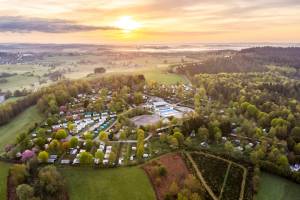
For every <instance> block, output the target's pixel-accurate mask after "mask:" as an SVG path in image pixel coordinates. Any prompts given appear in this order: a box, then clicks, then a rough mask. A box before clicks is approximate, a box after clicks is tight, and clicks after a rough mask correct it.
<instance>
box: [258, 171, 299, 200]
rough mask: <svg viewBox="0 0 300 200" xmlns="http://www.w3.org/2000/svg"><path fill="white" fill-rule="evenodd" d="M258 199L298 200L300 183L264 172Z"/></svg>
mask: <svg viewBox="0 0 300 200" xmlns="http://www.w3.org/2000/svg"><path fill="white" fill-rule="evenodd" d="M259 187H260V188H259V191H258V194H257V196H256V199H257V200H298V199H300V185H299V184H296V183H294V182H291V181H289V180H287V179H285V178H281V177H279V176H276V175H272V174H269V173H265V172H262V175H261V181H260V186H259Z"/></svg>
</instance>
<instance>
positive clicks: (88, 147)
mask: <svg viewBox="0 0 300 200" xmlns="http://www.w3.org/2000/svg"><path fill="white" fill-rule="evenodd" d="M93 145H94V143H93V140H90V139H88V140H86V141H85V149H86V150H87V151H90V150H91V149H92V147H93Z"/></svg>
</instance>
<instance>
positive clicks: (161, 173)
mask: <svg viewBox="0 0 300 200" xmlns="http://www.w3.org/2000/svg"><path fill="white" fill-rule="evenodd" d="M167 173H168V171H167V169H166V167H165V166H163V165H161V166H159V167H158V174H159V176H166V175H167Z"/></svg>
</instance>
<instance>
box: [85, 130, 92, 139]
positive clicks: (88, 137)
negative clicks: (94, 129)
mask: <svg viewBox="0 0 300 200" xmlns="http://www.w3.org/2000/svg"><path fill="white" fill-rule="evenodd" d="M83 136H84V139H86V140H92V139H93V134H92V133H91V132H85V133H84V134H83Z"/></svg>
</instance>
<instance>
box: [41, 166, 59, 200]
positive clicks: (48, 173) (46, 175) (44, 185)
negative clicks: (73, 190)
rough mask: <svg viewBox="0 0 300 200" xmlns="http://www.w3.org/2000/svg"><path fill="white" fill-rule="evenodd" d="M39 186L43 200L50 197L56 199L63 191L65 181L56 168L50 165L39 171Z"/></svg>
mask: <svg viewBox="0 0 300 200" xmlns="http://www.w3.org/2000/svg"><path fill="white" fill-rule="evenodd" d="M37 186H38V188H39V190H40V191H41V194H42V199H46V198H45V197H49V196H52V197H54V199H55V197H57V196H59V195H60V194H61V192H62V190H63V187H64V180H63V178H62V176H61V174H60V173H59V172H58V171H57V169H56V167H55V166H53V165H49V166H46V167H43V168H42V169H41V170H40V171H39V173H38V181H37Z"/></svg>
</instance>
